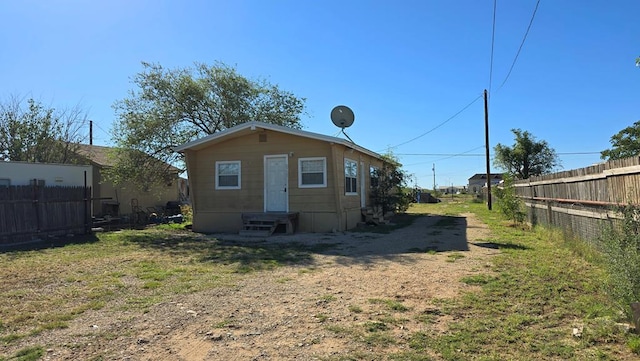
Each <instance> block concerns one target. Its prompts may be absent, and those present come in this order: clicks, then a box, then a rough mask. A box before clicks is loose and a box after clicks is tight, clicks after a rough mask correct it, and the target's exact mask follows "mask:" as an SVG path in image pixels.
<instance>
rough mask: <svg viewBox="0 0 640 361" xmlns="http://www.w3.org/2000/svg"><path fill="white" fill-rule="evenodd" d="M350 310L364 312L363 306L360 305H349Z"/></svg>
mask: <svg viewBox="0 0 640 361" xmlns="http://www.w3.org/2000/svg"><path fill="white" fill-rule="evenodd" d="M349 311H350V312H353V313H362V307H360V306H358V305H349Z"/></svg>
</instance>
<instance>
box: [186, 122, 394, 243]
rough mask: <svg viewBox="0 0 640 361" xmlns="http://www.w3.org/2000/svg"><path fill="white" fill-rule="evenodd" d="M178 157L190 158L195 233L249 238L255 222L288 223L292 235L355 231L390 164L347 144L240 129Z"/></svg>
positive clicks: (298, 133) (285, 131) (268, 127)
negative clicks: (377, 174) (379, 173)
mask: <svg viewBox="0 0 640 361" xmlns="http://www.w3.org/2000/svg"><path fill="white" fill-rule="evenodd" d="M176 151H179V152H182V153H184V154H185V156H186V162H187V172H188V175H189V187H190V188H189V189H190V192H191V205H192V207H193V213H194V215H193V230H194V231H197V232H239V231H243V230H244V231H248V230H250V229H255V228H251V226H250V224H251V222H252V219H253V220H257V222H258V221H260V220H261V219H263V220H264V219H269V218H270V217H272V219H277V218H278V217H280V220H283V219H284V220H285V222H288V223H287V225H286V228H287V232H288V233H291V232H293V231H294V230H293V229H292V227H294V228H295V229H297V230H299V231H303V232H328V231H344V230H347V229H350V228H353V227H356V226H357V224H358V222H360V221H361V220H362V210H363V209H365V208H366V207H368V206H371V204H370V202H371V201H370V197H369V195H370V189H371V183H372V181H373V182H375V181H376V180H375V179H372V178H371V175H372V174H373V170H374V169H377V168H380V167H381V166H382V164H383V162H384V161H383V159H382V158H381V156H380V155H379V154H376V153H374V152H372V151H370V150H367V149H365V148H362V147H360V146H358V145H356V144H354V143H352V142H349V141H347V140H344V139H341V138H336V137H330V136H325V135H321V134H316V133H311V132H307V131H302V130H297V129H292V128H288V127H283V126H278V125H273V124H267V123H262V122H248V123H243V124H240V125H238V126H235V127H232V128H229V129H226V130H224V131H222V132H219V133H215V134H212V135H209V136H207V137H204V138H201V139H197V140H194V141H192V142H189V143H186V144H183V145H181V146H179V147H178V148H176ZM296 224H297V227H296ZM256 228H259V227H257V226H256ZM271 231H273V229H272V230H271Z"/></svg>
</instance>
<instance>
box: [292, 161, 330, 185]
mask: <svg viewBox="0 0 640 361" xmlns="http://www.w3.org/2000/svg"><path fill="white" fill-rule="evenodd" d="M319 160H321V161H322V183H317V184H303V183H302V163H304V162H306V161H319ZM313 173H316V172H313ZM326 187H327V158H325V157H309V158H299V159H298V188H326Z"/></svg>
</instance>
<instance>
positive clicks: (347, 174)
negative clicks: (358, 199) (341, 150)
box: [344, 159, 358, 194]
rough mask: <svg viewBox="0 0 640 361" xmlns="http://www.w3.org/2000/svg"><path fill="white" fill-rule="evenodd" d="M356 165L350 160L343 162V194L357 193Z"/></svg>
mask: <svg viewBox="0 0 640 361" xmlns="http://www.w3.org/2000/svg"><path fill="white" fill-rule="evenodd" d="M357 186H358V163H357V162H355V161H353V160H351V159H345V160H344V192H345V193H346V194H357V193H358V188H357Z"/></svg>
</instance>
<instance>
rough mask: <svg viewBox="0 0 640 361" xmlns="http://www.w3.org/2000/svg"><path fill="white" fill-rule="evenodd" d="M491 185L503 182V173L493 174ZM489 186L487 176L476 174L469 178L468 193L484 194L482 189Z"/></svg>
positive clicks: (491, 175)
mask: <svg viewBox="0 0 640 361" xmlns="http://www.w3.org/2000/svg"><path fill="white" fill-rule="evenodd" d="M489 176H490V177H491V185H492V186H494V185H497V184H498V183H500V181H501V180H502V173H491V174H490V175H489ZM486 186H487V174H486V173H476V174H474V175H473V176H472V177H471V178H469V186H468V188H467V189H468V192H469V193H472V194H478V193H482V188H484V187H486Z"/></svg>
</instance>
